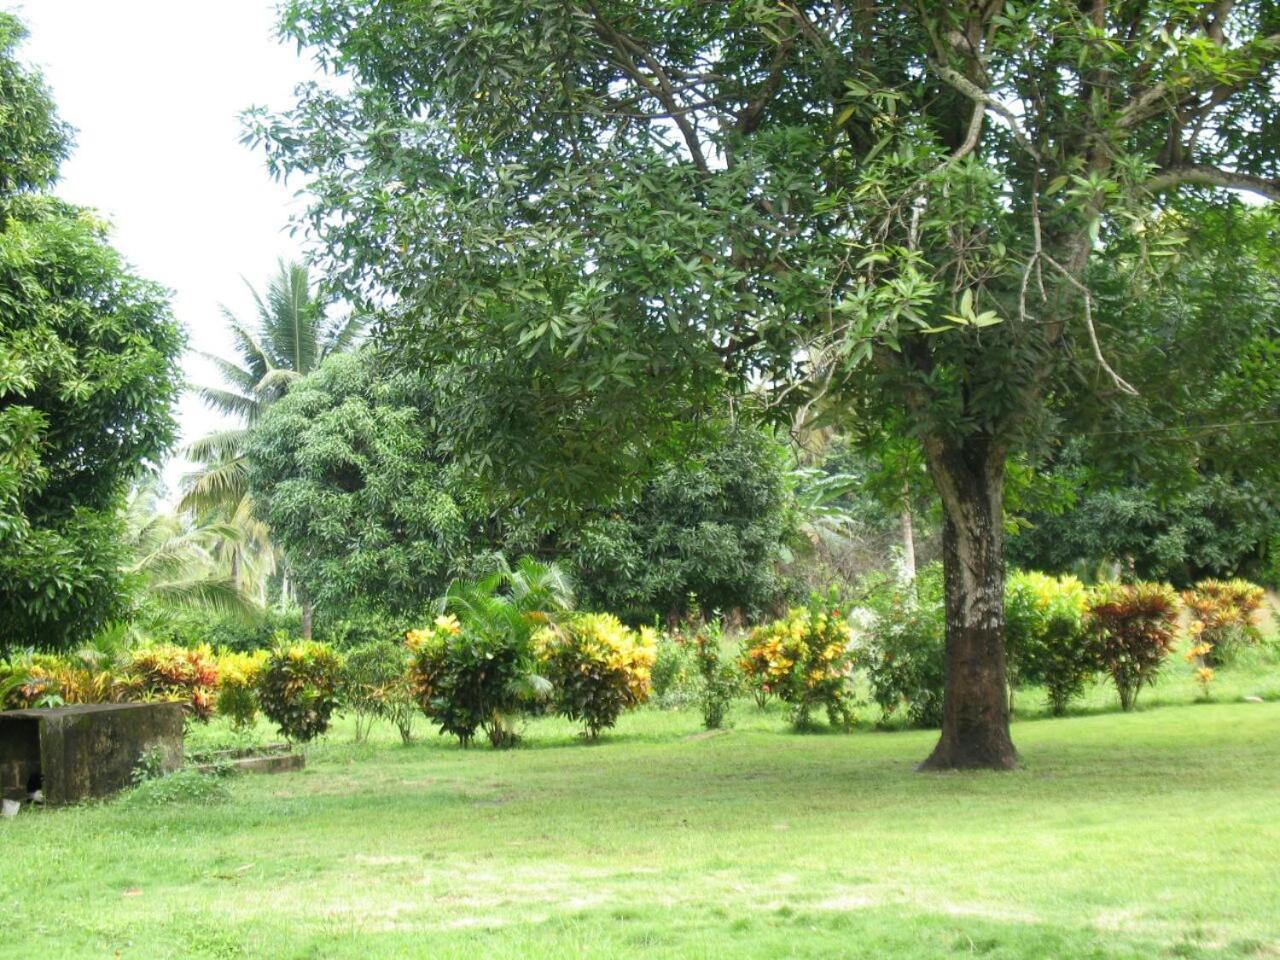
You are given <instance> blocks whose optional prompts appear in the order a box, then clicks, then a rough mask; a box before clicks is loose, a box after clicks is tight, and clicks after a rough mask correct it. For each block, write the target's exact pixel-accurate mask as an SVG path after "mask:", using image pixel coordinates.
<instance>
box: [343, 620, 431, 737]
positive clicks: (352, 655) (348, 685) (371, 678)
mask: <svg viewBox="0 0 1280 960" xmlns="http://www.w3.org/2000/svg"><path fill="white" fill-rule="evenodd" d="M408 669H409V662H408V658H407V656H406V653H405V648H404V645H403V644H399V643H396V642H395V641H394V640H389V639H384V640H377V641H374V642H372V643H365V644H363V645H361V646H358V647H356V648H354V649H353V650H351V651H349V652H348V653H347V656H346V666H345V668H344V670H343V678H342V702H343V705H344V706H345V707H346V708H348V709H349V710H351V712H352V713H353V714H354V716H355V721H356V741H357V742H360V741H362V740H364V739H365V738H367V737H368V735H369V730H370V728H371V726H372V724H373V721H374V720H376V719H385V720H389V721H391V722H392V723H393V724H395V726H396V728H397V729H398V730H399V731H400V736H401V739H402V740H404V742H406V743H408V742H409V740H410V739H411V737H412V726H413V714H414V713H416V712H417V704H416V703H415V702H414V700H413V696H412V691H411V688H410V686H409V681H408Z"/></svg>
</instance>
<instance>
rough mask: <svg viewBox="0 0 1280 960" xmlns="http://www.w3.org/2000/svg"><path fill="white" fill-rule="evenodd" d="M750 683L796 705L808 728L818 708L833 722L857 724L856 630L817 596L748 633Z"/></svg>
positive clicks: (800, 724) (799, 722) (795, 716)
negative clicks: (855, 721) (814, 711)
mask: <svg viewBox="0 0 1280 960" xmlns="http://www.w3.org/2000/svg"><path fill="white" fill-rule="evenodd" d="M741 666H742V670H743V673H744V674H746V676H747V678H748V680H749V682H750V683H752V684H753V685H755V686H758V687H759V688H760V689H762V690H763V691H764V692H766V693H768V694H770V695H775V696H777V697H778V698H779V699H780V700H782V701H783V702H784V703H788V704H790V705H791V708H792V722H793V723H794V724H795V726H796V727H797V728H805V727H807V726H809V724H810V722H811V715H812V712H813V710H814V709H815V708H818V707H822V708H825V710H826V712H827V719H828V721H829V722H830V723H831V725H832V726H839V727H844V728H846V729H847V728H849V727H851V726H853V722H854V716H853V705H854V694H853V669H854V649H853V634H852V632H851V631H850V628H849V622H848V620H847V618H846V617H845V615H844V613H843V612H842V611H841V610H840V609H838V608H834V607H831V606H830V605H829V604H828V603H827V602H826V601H825V600H824V599H822V598H817V597H815V598H814V599H813V600H812V601H811V602H810V603H809V605H808V606H805V607H796V608H793V609H792V610H791V611H789V612H788V614H787V615H786V617H784V618H782V619H781V620H775V621H774V622H773V623H770V624H768V625H766V626H763V627H757V628H756V629H755V630H752V631H751V633H750V634H749V635H748V637H747V640H746V642H745V645H744V650H743V654H742V659H741Z"/></svg>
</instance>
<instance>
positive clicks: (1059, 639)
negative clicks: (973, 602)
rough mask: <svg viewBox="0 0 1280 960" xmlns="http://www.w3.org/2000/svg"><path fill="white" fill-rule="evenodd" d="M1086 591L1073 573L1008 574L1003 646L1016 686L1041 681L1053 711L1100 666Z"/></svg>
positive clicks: (1060, 710)
mask: <svg viewBox="0 0 1280 960" xmlns="http://www.w3.org/2000/svg"><path fill="white" fill-rule="evenodd" d="M1085 599H1086V591H1085V587H1084V584H1083V583H1081V582H1080V581H1079V580H1077V579H1076V578H1075V577H1071V576H1065V577H1050V576H1047V575H1046V574H1043V573H1036V572H1034V571H1021V570H1019V571H1016V572H1014V573H1012V574H1010V575H1009V577H1008V578H1007V579H1006V580H1005V595H1004V610H1005V647H1006V650H1007V651H1008V664H1009V677H1010V681H1011V683H1012V684H1013V685H1014V686H1024V685H1036V684H1038V685H1041V686H1043V687H1044V688H1045V689H1046V691H1047V693H1048V699H1049V708H1050V710H1051V711H1052V712H1053V714H1054V715H1055V716H1061V715H1062V714H1063V713H1065V712H1066V709H1067V704H1068V703H1070V701H1071V700H1072V699H1073V698H1074V697H1077V696H1079V695H1080V693H1081V692H1082V691H1083V690H1084V687H1085V684H1087V683H1088V682H1089V679H1090V678H1091V677H1092V676H1093V675H1094V674H1095V673H1096V672H1097V671H1098V669H1099V667H1100V665H1099V664H1098V662H1097V660H1096V659H1095V658H1094V656H1093V653H1092V650H1091V647H1090V641H1089V635H1088V633H1087V632H1086V630H1085V627H1084V610H1085Z"/></svg>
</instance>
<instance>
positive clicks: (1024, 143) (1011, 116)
mask: <svg viewBox="0 0 1280 960" xmlns="http://www.w3.org/2000/svg"><path fill="white" fill-rule="evenodd" d="M929 66H930V68H931V69H932V70H933V72H934V73H936V74H937V75H938V77H939V78H940V79H942V80H943V81H944V82H945V83H946V84H947V85H948V86H950V87H952V88H953V89H955V90H957V91H959V92H960V93H962V94H964V95H965V96H966V97H968V98H969V99H970V100H972V101H974V102H975V103H980V104H982V105H983V106H984V107H985V108H986V109H988V110H990V111H991V112H992V113H995V114H998V115H999V116H1001V117H1003V118H1004V120H1005V122H1006V123H1008V124H1009V129H1010V130H1011V131H1012V132H1013V139H1014V140H1016V141H1017V142H1018V146H1020V147H1022V149H1023V150H1025V151H1026V152H1027V153H1029V154H1030V155H1031V156H1032V157H1033V158H1034V159H1035V160H1037V161H1038V160H1039V159H1040V151H1039V150H1037V149H1036V147H1035V144H1033V143H1032V142H1031V138H1030V137H1028V136H1027V135H1026V133H1024V132H1023V129H1022V124H1021V123H1020V122H1019V120H1018V117H1017V115H1016V114H1015V113H1014V112H1013V111H1012V110H1010V109H1009V108H1008V107H1006V106H1005V105H1004V104H1003V103H1001V102H1000V101H999V100H997V99H996V98H995V97H993V96H991V94H989V93H987V91H985V90H983V89H982V88H981V87H980V86H978V85H977V84H976V83H974V82H973V81H972V80H970V79H969V78H968V77H966V76H965V75H964V74H963V73H961V72H960V71H958V70H953V69H952V68H951V67H948V66H944V65H943V64H941V63H938V62H936V61H932V60H931V61H930V62H929Z"/></svg>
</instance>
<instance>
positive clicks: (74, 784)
mask: <svg viewBox="0 0 1280 960" xmlns="http://www.w3.org/2000/svg"><path fill="white" fill-rule="evenodd" d="M33 721H34V724H35V727H36V730H37V739H38V755H39V771H40V773H41V774H42V775H43V777H44V797H45V802H46V803H49V804H60V803H75V802H76V801H78V800H85V799H88V798H90V797H104V796H107V795H108V794H111V793H115V792H116V791H117V790H120V789H122V788H124V787H127V786H128V785H129V783H130V781H131V778H132V776H133V771H134V769H135V768H136V767H137V766H138V763H139V761H140V760H141V759H142V757H143V756H144V755H145V754H147V753H153V754H154V755H155V756H156V758H157V760H158V765H159V768H160V769H161V770H163V771H164V772H172V771H174V770H177V769H178V768H179V767H181V766H182V723H183V720H182V707H181V705H180V704H176V703H101V704H82V705H78V706H72V707H56V708H53V709H48V710H14V711H10V712H7V713H0V787H6V786H8V787H9V788H10V789H12V786H16V785H17V784H19V783H20V784H21V785H22V786H25V784H26V780H27V778H28V777H29V776H30V775H31V773H33V772H35V771H34V770H33V769H31V762H32V759H33V751H32V749H31V740H32V724H33Z"/></svg>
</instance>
